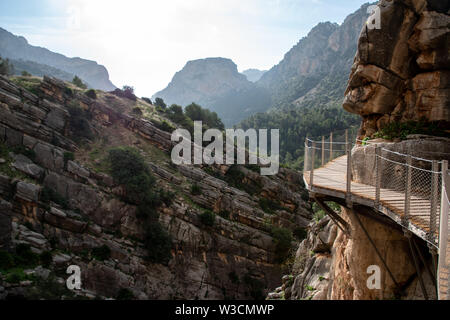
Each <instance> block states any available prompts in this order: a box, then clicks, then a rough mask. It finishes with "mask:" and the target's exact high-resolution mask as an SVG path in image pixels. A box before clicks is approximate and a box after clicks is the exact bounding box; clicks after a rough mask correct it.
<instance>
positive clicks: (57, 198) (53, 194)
mask: <svg viewBox="0 0 450 320" xmlns="http://www.w3.org/2000/svg"><path fill="white" fill-rule="evenodd" d="M40 199H41V201H42V202H44V203H50V202H54V203H56V204H59V205H60V206H61V207H62V208H63V209H68V208H69V203H68V201H67V199H66V198H64V197H63V196H62V195H61V194H59V193H58V192H57V191H55V190H53V189H51V188H49V187H47V186H46V187H44V188H43V189H42V191H41V197H40Z"/></svg>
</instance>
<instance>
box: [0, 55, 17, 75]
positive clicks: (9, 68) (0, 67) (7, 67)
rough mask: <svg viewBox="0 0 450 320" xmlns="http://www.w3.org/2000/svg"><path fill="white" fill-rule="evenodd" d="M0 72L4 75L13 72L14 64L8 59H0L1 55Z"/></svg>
mask: <svg viewBox="0 0 450 320" xmlns="http://www.w3.org/2000/svg"><path fill="white" fill-rule="evenodd" d="M0 74H1V75H5V76H9V75H12V74H14V66H13V65H12V64H11V63H10V62H9V60H8V59H2V57H0Z"/></svg>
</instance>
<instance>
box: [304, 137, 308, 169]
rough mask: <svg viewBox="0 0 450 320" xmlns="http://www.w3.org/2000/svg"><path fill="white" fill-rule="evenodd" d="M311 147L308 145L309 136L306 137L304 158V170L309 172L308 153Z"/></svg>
mask: <svg viewBox="0 0 450 320" xmlns="http://www.w3.org/2000/svg"><path fill="white" fill-rule="evenodd" d="M308 149H309V147H308V137H306V138H305V158H304V159H303V172H307V171H309V170H308V165H309V162H308V153H309V150H308Z"/></svg>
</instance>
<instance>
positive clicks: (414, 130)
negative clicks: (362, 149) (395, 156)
mask: <svg viewBox="0 0 450 320" xmlns="http://www.w3.org/2000/svg"><path fill="white" fill-rule="evenodd" d="M410 134H426V135H431V136H448V133H446V132H445V131H444V130H443V129H441V128H440V127H439V125H438V124H436V123H429V122H427V121H426V120H420V121H407V122H391V123H389V124H388V125H386V126H385V127H384V128H383V129H381V130H380V131H378V132H376V133H375V134H374V138H382V139H386V140H393V139H401V140H405V139H406V137H407V136H408V135H410Z"/></svg>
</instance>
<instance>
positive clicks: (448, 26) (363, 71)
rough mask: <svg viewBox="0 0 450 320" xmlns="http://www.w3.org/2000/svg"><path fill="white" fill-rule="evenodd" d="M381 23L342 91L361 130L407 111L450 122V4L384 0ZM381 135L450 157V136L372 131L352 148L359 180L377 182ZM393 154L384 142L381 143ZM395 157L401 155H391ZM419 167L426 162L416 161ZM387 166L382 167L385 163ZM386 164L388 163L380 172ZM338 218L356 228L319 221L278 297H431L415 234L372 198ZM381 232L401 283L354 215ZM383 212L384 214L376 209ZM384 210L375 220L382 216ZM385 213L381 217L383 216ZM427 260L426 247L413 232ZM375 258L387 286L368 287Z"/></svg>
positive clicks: (386, 180)
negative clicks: (372, 204) (375, 206)
mask: <svg viewBox="0 0 450 320" xmlns="http://www.w3.org/2000/svg"><path fill="white" fill-rule="evenodd" d="M378 6H379V8H380V17H381V29H368V28H367V27H364V28H363V30H362V32H361V35H360V38H359V43H358V51H357V53H356V57H355V60H354V64H353V67H352V73H351V75H350V79H349V82H348V87H347V90H346V95H345V99H344V108H345V109H346V110H347V111H349V112H352V113H355V114H359V115H360V116H361V117H362V125H361V129H360V133H359V138H360V139H363V138H364V137H373V135H374V134H375V133H376V132H378V131H380V130H381V129H383V128H385V127H386V125H388V124H390V123H395V122H406V121H409V120H413V121H419V120H421V119H425V121H426V122H429V123H431V122H434V123H438V124H439V125H440V126H441V128H443V129H444V130H448V128H449V124H450V80H449V79H450V73H449V68H450V60H449V59H450V58H449V43H450V41H449V37H450V16H449V13H450V12H449V10H450V4H449V1H433V0H428V1H426V0H392V1H387V0H381V1H379V3H378ZM372 142H373V143H375V144H377V145H379V146H381V147H383V148H385V149H386V150H389V151H394V152H400V153H403V154H411V155H413V156H416V157H419V158H420V157H422V158H428V159H431V160H442V159H448V158H449V155H450V150H449V147H450V144H449V139H447V138H441V137H432V136H421V135H410V136H408V137H407V140H405V141H394V142H393V141H386V140H383V139H379V140H371V143H370V144H369V145H366V146H362V145H359V146H357V147H355V148H354V149H353V151H352V174H353V180H354V181H358V182H362V183H366V184H371V185H374V173H375V162H374V159H375V157H374V153H375V147H374V146H375V145H374V144H372ZM383 152H384V153H383V155H384V156H386V152H387V151H383ZM393 160H397V161H402V162H403V161H404V159H401V160H400V159H397V158H396V155H395V154H393ZM414 165H415V166H417V167H423V168H426V169H430V168H429V163H428V162H420V161H418V163H417V162H415V163H414ZM382 170H383V168H382ZM402 170H403V168H397V167H396V168H395V171H394V172H392V171H391V172H390V174H388V175H386V176H385V177H383V179H382V185H383V186H384V187H387V188H389V187H392V184H393V183H394V182H395V180H397V181H398V180H399V179H402V173H404V172H403V171H402ZM383 172H384V171H383ZM341 211H342V212H341V213H340V215H341V217H342V218H343V219H344V220H345V221H346V222H347V223H348V225H349V229H350V234H349V235H347V234H345V233H344V232H342V231H341V230H340V229H339V228H338V227H337V226H336V225H335V224H334V223H333V222H332V221H331V220H330V219H329V218H328V217H325V218H324V219H322V220H321V221H320V222H317V223H316V222H313V223H312V224H311V225H310V227H309V232H308V237H307V239H305V240H304V241H303V242H302V243H301V245H300V246H299V249H298V251H297V254H296V259H295V264H294V267H293V269H292V273H291V275H287V276H284V277H283V285H282V286H281V287H279V288H277V289H276V290H275V292H272V293H270V294H269V298H272V299H280V298H286V299H313V300H320V299H344V300H353V299H358V300H361V299H371V300H372V299H394V298H395V299H397V298H400V299H424V298H425V297H424V295H423V293H422V291H421V288H420V285H419V280H418V279H419V278H418V275H417V273H416V270H415V267H414V265H413V263H412V261H413V260H412V257H411V254H410V250H409V244H408V239H407V237H405V234H404V233H403V231H402V230H401V229H399V228H398V226H396V225H395V224H392V223H390V222H389V219H383V218H382V217H381V216H379V215H378V214H377V213H376V212H375V211H372V210H371V209H370V208H366V207H355V208H353V211H352V210H350V209H349V208H347V207H346V206H341ZM356 215H357V217H359V219H360V220H361V222H362V224H363V226H365V228H366V230H367V231H368V233H369V235H370V236H371V238H372V239H373V240H374V243H375V245H376V247H377V248H378V250H379V252H380V254H381V256H382V257H383V258H384V260H385V261H386V264H387V265H388V267H389V269H390V270H391V271H392V273H393V276H394V278H395V279H396V281H397V282H398V283H399V285H400V290H398V289H397V288H396V287H395V286H394V283H393V281H392V279H391V278H390V276H389V275H388V273H387V269H386V268H385V267H384V266H383V264H382V263H381V261H380V259H379V257H378V255H377V254H376V251H375V250H374V248H373V246H372V245H371V243H370V241H369V240H368V238H367V236H366V235H365V233H364V231H363V229H362V228H361V226H360V225H359V222H358V220H357V217H356ZM377 217H378V218H377ZM375 218H377V219H375ZM380 218H381V220H380ZM415 241H416V242H417V243H418V246H419V247H420V250H421V253H422V255H423V256H424V257H425V259H426V264H427V265H428V268H429V269H430V270H431V269H432V262H431V258H430V255H429V250H428V248H427V246H426V244H425V243H424V242H422V241H421V240H420V239H417V238H415ZM371 265H377V266H379V267H380V269H381V272H382V277H381V289H380V290H378V289H369V288H368V287H367V284H366V282H367V279H368V278H369V276H370V274H368V273H367V268H368V267H369V266H371ZM426 269H427V268H426V267H425V266H422V267H421V269H420V271H419V273H420V275H421V277H422V279H424V281H425V286H426V291H427V293H428V298H432V299H433V298H436V290H435V287H434V286H433V280H434V279H431V277H430V276H429V274H428V273H427V271H426Z"/></svg>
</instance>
